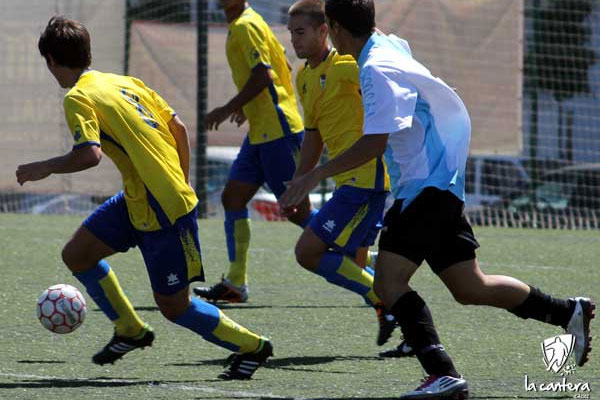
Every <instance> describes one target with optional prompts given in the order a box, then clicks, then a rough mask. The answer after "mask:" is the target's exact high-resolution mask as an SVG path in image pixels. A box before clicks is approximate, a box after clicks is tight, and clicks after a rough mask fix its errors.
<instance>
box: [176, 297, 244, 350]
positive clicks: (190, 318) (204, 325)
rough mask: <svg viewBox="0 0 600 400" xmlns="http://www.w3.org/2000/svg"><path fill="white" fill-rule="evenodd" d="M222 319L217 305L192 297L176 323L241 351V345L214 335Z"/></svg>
mask: <svg viewBox="0 0 600 400" xmlns="http://www.w3.org/2000/svg"><path fill="white" fill-rule="evenodd" d="M220 319H221V314H220V312H219V309H218V308H217V307H215V306H214V305H212V304H209V303H207V302H205V301H202V300H200V299H196V298H192V299H191V301H190V305H189V307H188V308H187V310H185V312H184V313H183V314H181V315H180V316H179V318H177V320H176V321H175V323H176V324H177V325H180V326H183V327H184V328H188V329H190V330H192V331H194V332H196V333H197V334H198V335H200V336H202V337H203V338H204V339H205V340H207V341H209V342H211V343H214V344H216V345H217V346H221V347H224V348H226V349H228V350H231V351H239V346H236V345H234V344H233V343H230V342H226V341H223V340H220V339H219V338H217V337H216V336H215V335H214V331H215V329H216V328H217V326H219V320H220Z"/></svg>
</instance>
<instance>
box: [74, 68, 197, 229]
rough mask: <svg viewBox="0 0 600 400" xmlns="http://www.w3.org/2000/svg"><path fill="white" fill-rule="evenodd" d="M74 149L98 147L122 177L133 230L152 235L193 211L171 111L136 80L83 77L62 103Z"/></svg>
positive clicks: (193, 196) (96, 74)
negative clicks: (169, 123) (172, 129)
mask: <svg viewBox="0 0 600 400" xmlns="http://www.w3.org/2000/svg"><path fill="white" fill-rule="evenodd" d="M64 109H65V115H66V118H67V123H68V125H69V128H70V130H71V132H72V134H73V138H74V140H75V144H74V146H73V147H74V148H77V147H81V146H86V145H94V144H96V145H100V146H101V147H102V151H103V153H104V154H106V155H107V156H108V157H110V158H111V159H112V160H113V162H114V163H115V164H116V166H117V168H118V169H119V171H120V172H121V176H122V177H123V186H124V187H123V191H124V194H125V200H126V203H127V209H128V212H129V218H130V220H131V222H132V224H133V226H134V227H135V228H136V229H138V230H141V231H154V230H158V229H161V228H162V227H166V226H170V225H171V224H173V223H174V222H175V220H176V219H177V218H179V217H181V216H183V215H185V214H188V213H189V212H190V211H192V210H193V209H194V207H195V206H196V204H197V203H198V199H197V197H196V194H195V193H194V191H193V190H192V188H190V186H189V185H188V184H187V183H186V181H185V177H184V174H183V170H182V169H181V165H180V163H179V155H178V153H177V145H176V142H175V138H174V137H173V135H172V134H171V132H170V131H169V127H168V125H167V124H168V122H169V121H170V120H171V119H172V118H173V116H174V115H175V113H174V111H173V109H171V107H169V105H168V104H167V103H166V102H165V100H163V99H162V98H161V97H160V96H159V95H158V94H157V93H156V92H154V91H153V90H151V89H150V88H148V87H146V85H144V83H143V82H142V81H141V80H139V79H136V78H133V77H128V76H121V75H115V74H107V73H102V72H98V71H93V70H92V71H88V72H85V73H84V74H83V75H81V77H80V78H79V80H78V81H77V83H76V84H75V85H74V86H73V87H72V88H71V90H69V92H68V93H67V94H66V95H65V98H64Z"/></svg>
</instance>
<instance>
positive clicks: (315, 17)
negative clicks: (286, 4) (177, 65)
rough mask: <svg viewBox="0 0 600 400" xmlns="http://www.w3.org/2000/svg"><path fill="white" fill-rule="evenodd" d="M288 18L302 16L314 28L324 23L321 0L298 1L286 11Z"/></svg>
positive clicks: (323, 8) (323, 10)
mask: <svg viewBox="0 0 600 400" xmlns="http://www.w3.org/2000/svg"><path fill="white" fill-rule="evenodd" d="M288 15H289V16H290V17H294V16H298V15H304V16H305V17H308V19H310V22H311V25H312V26H314V27H318V26H321V25H323V24H324V23H325V3H323V1H322V0H299V1H297V2H295V3H294V4H292V6H291V7H290V9H289V11H288Z"/></svg>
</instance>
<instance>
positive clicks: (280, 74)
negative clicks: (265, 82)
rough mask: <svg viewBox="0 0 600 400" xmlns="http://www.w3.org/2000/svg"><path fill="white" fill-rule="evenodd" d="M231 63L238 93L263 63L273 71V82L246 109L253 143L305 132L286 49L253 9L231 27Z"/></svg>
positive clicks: (249, 136)
mask: <svg viewBox="0 0 600 400" xmlns="http://www.w3.org/2000/svg"><path fill="white" fill-rule="evenodd" d="M226 47H227V49H226V50H227V60H228V62H229V67H230V68H231V75H232V76H233V81H234V82H235V85H236V87H237V88H238V90H242V88H243V87H244V85H245V84H246V82H247V81H248V79H249V77H250V74H251V72H252V70H253V69H254V68H255V67H256V66H257V65H259V64H263V65H265V66H266V67H268V68H269V70H270V74H271V78H272V79H273V82H272V83H271V84H270V85H269V87H268V88H267V89H265V90H263V91H262V92H261V93H260V94H259V95H258V96H256V97H255V98H254V99H252V100H251V101H249V102H248V103H246V105H245V106H244V107H243V109H244V114H245V115H246V118H248V123H249V125H250V131H249V132H248V138H249V140H250V143H251V144H259V143H266V142H270V141H272V140H275V139H279V138H281V137H283V136H285V135H291V134H296V133H299V132H302V131H303V129H304V127H303V126H302V118H301V117H300V114H299V113H298V106H297V104H296V97H295V95H294V87H293V85H292V75H291V72H290V70H289V68H288V63H287V60H286V58H285V50H284V48H283V46H282V45H281V43H279V41H278V40H277V38H276V37H275V35H274V34H273V32H272V31H271V29H270V28H269V26H268V25H267V23H266V22H265V21H264V20H263V18H262V17H261V16H260V15H259V14H257V13H256V12H255V11H254V10H253V9H252V8H250V7H248V8H246V9H245V10H244V12H243V13H242V14H241V15H240V16H239V17H238V18H236V19H235V20H234V21H232V22H231V23H230V24H229V36H228V37H227V46H226Z"/></svg>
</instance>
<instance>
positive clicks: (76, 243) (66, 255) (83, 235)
mask: <svg viewBox="0 0 600 400" xmlns="http://www.w3.org/2000/svg"><path fill="white" fill-rule="evenodd" d="M114 253H115V251H114V250H113V249H112V248H111V247H109V246H108V245H107V244H106V243H104V242H103V241H101V240H100V239H98V238H97V237H96V236H94V234H93V233H91V232H90V231H89V230H88V229H87V228H86V227H85V226H83V225H82V226H80V227H79V228H78V229H77V230H76V231H75V233H74V234H73V236H72V237H71V239H70V240H69V241H68V242H67V243H66V244H65V246H64V248H63V250H62V259H63V261H64V263H65V264H66V265H67V267H69V269H70V270H71V271H73V272H75V273H77V272H83V271H86V270H88V269H89V268H91V267H93V266H94V265H96V264H97V263H98V261H100V260H101V259H103V258H105V257H109V256H111V255H113V254H114Z"/></svg>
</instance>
